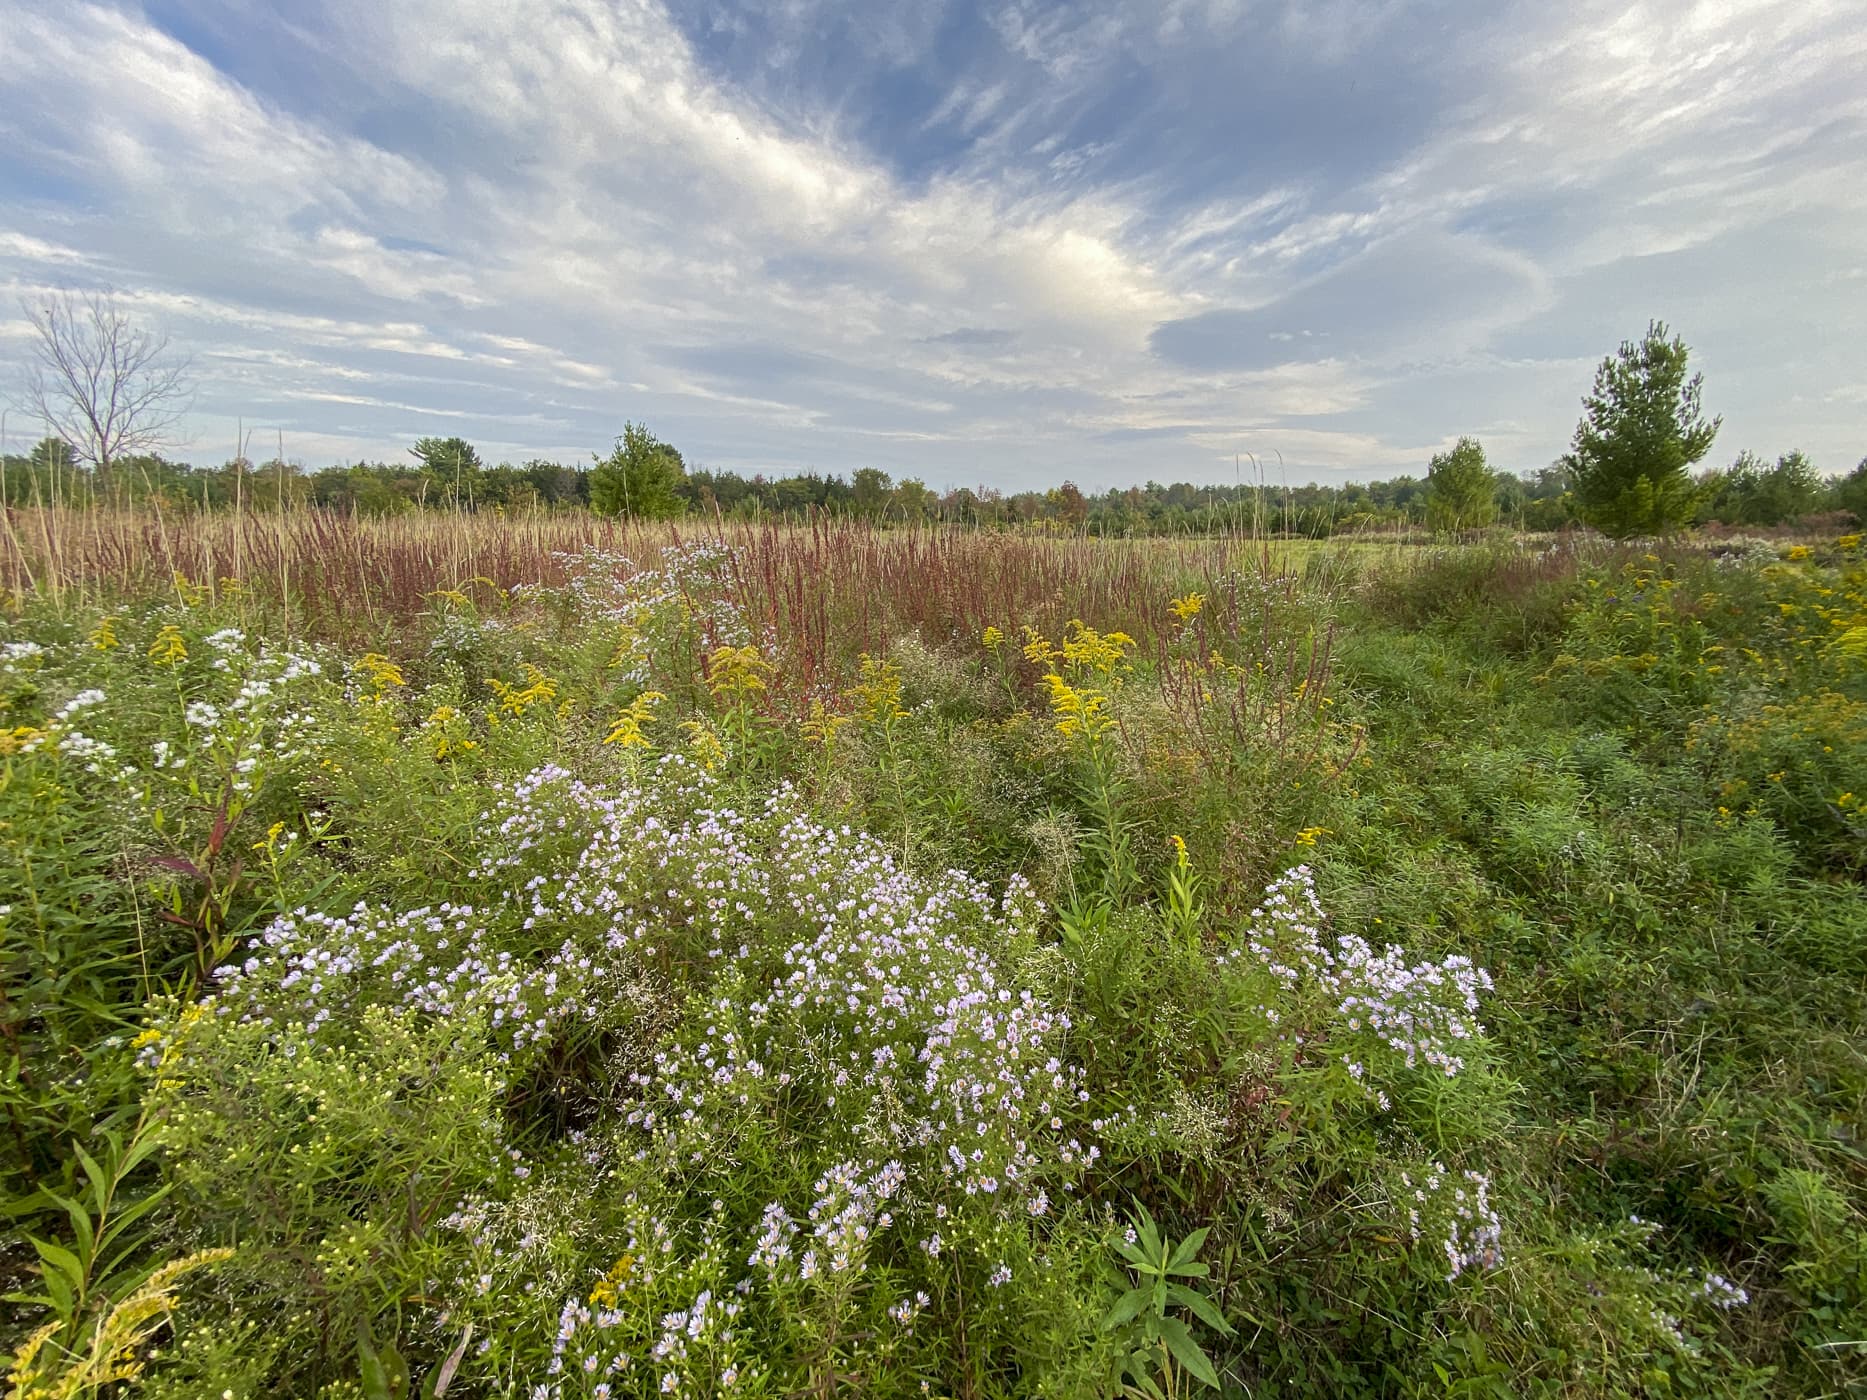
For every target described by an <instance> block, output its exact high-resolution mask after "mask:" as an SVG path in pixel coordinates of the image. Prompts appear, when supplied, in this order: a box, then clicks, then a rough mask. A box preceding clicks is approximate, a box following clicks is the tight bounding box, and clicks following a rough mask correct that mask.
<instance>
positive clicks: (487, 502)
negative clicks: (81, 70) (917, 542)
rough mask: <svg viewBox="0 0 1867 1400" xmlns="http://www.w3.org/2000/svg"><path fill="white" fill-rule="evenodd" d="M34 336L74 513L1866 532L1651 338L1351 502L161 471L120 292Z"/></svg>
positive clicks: (435, 452) (1142, 491) (877, 475)
mask: <svg viewBox="0 0 1867 1400" xmlns="http://www.w3.org/2000/svg"><path fill="white" fill-rule="evenodd" d="M27 312H28V316H29V319H30V320H31V323H32V325H33V327H34V330H35V335H36V338H35V340H34V341H33V351H34V358H33V362H32V364H31V366H30V367H29V373H28V376H27V379H26V386H27V394H26V400H27V405H28V407H29V409H30V410H31V411H32V413H33V415H34V417H36V418H37V419H38V421H40V422H42V423H44V424H46V425H47V427H48V428H50V429H51V430H52V431H51V432H50V433H49V435H48V436H46V437H45V438H43V439H42V440H41V441H40V442H39V443H38V444H37V445H36V446H35V447H34V448H33V449H32V450H31V451H30V452H29V453H26V454H24V455H17V456H16V455H12V454H4V455H0V502H4V503H5V504H7V505H23V504H30V503H65V504H71V505H79V506H85V505H97V504H137V503H148V502H161V503H164V504H167V505H171V506H174V507H178V508H180V507H198V508H202V509H208V510H217V509H247V508H250V509H253V510H276V509H280V508H284V507H299V506H305V507H318V508H323V509H329V510H339V511H347V512H353V513H357V514H363V515H390V514H395V513H398V512H402V511H409V510H423V509H445V510H455V511H489V510H490V511H509V510H531V509H549V510H558V509H566V510H575V509H582V510H590V511H595V512H597V513H599V514H603V515H626V516H632V517H637V518H644V519H666V518H671V517H675V516H680V515H690V514H692V515H704V516H712V515H716V514H717V515H720V516H724V517H728V518H731V519H735V520H745V519H752V520H759V519H771V520H780V521H799V520H805V519H809V518H811V517H812V516H813V515H833V516H847V517H854V518H858V519H865V520H870V521H874V522H877V523H879V524H885V525H886V524H894V525H918V524H927V523H950V524H963V525H977V526H996V527H1025V528H1044V529H1053V530H1058V531H1067V532H1072V533H1087V534H1101V535H1145V534H1180V533H1212V532H1218V531H1226V530H1249V531H1251V532H1253V533H1256V534H1265V533H1275V534H1289V535H1301V536H1310V537H1322V536H1327V535H1334V534H1343V533H1357V532H1362V531H1368V530H1379V529H1387V528H1404V527H1415V526H1417V527H1424V528H1427V529H1431V530H1433V531H1435V532H1439V533H1462V532H1466V531H1473V530H1482V529H1485V528H1488V527H1491V526H1493V525H1497V524H1507V525H1510V526H1513V527H1515V528H1518V529H1524V530H1557V529H1563V528H1566V527H1569V526H1573V525H1588V526H1592V527H1595V528H1597V529H1600V530H1602V531H1604V532H1605V533H1607V534H1610V535H1614V536H1616V537H1627V536H1632V535H1656V534H1664V533H1667V532H1668V531H1671V530H1676V529H1679V528H1682V527H1684V526H1688V525H1693V524H1699V523H1706V522H1719V523H1722V524H1726V525H1732V526H1744V525H1757V526H1771V525H1780V524H1784V523H1786V522H1790V521H1795V520H1799V519H1803V518H1805V517H1808V516H1812V515H1819V514H1822V513H1828V512H1834V513H1846V514H1848V515H1851V516H1852V517H1854V518H1856V519H1860V520H1863V521H1867V459H1863V461H1862V462H1861V463H1860V465H1858V466H1857V467H1855V469H1854V470H1853V472H1852V473H1850V474H1849V475H1847V476H1845V477H1842V478H1839V479H1830V478H1827V477H1824V476H1823V475H1822V474H1821V473H1820V472H1818V471H1817V470H1816V468H1815V467H1814V465H1813V464H1812V463H1810V462H1809V460H1808V459H1807V458H1806V457H1805V456H1804V455H1803V454H1802V453H1801V452H1798V451H1791V452H1788V453H1785V454H1783V455H1782V456H1780V457H1778V458H1777V459H1776V460H1775V461H1774V462H1770V461H1767V460H1765V459H1763V458H1761V457H1758V456H1756V455H1755V454H1753V453H1751V452H1748V451H1746V452H1743V453H1740V454H1739V455H1738V457H1737V458H1736V459H1735V460H1734V461H1732V462H1731V464H1730V465H1729V466H1727V467H1719V468H1712V469H1710V470H1704V471H1699V472H1696V473H1695V472H1694V470H1693V468H1694V467H1695V466H1697V464H1698V463H1700V462H1701V461H1702V460H1703V459H1704V458H1705V457H1706V456H1707V455H1708V453H1709V452H1710V450H1711V447H1712V445H1713V443H1714V441H1715V440H1716V438H1717V435H1718V432H1719V429H1720V428H1721V426H1722V421H1721V420H1720V419H1718V418H1716V417H1707V416H1706V414H1705V411H1704V408H1703V404H1702V396H1703V376H1702V375H1697V374H1692V373H1690V372H1689V369H1688V361H1689V351H1688V349H1687V347H1686V344H1685V342H1684V341H1683V340H1682V339H1681V338H1679V337H1678V336H1676V335H1673V334H1671V333H1670V332H1669V331H1668V330H1667V328H1666V326H1665V325H1664V324H1663V323H1660V322H1657V321H1656V322H1653V323H1651V324H1650V325H1649V326H1648V328H1647V332H1646V335H1645V336H1644V337H1643V338H1642V339H1640V340H1637V341H1633V340H1630V341H1627V342H1625V343H1623V344H1622V345H1621V346H1620V348H1619V349H1618V350H1617V351H1616V352H1615V353H1614V354H1611V355H1609V356H1607V357H1606V358H1605V359H1603V360H1602V362H1601V365H1600V367H1599V369H1598V370H1597V372H1596V376H1595V382H1594V386H1593V388H1592V390H1591V392H1590V393H1589V394H1588V395H1587V396H1586V397H1585V398H1584V399H1583V413H1582V417H1581V420H1580V421H1579V422H1578V424H1577V426H1576V430H1575V435H1574V439H1573V441H1572V443H1571V445H1570V448H1569V450H1568V451H1567V452H1566V453H1564V454H1563V456H1562V457H1560V458H1558V459H1557V461H1555V462H1554V463H1552V464H1551V465H1549V466H1548V467H1545V468H1542V469H1540V470H1537V471H1534V472H1530V473H1526V474H1523V475H1513V474H1510V473H1506V472H1499V471H1496V470H1494V469H1493V468H1492V467H1491V465H1490V464H1489V462H1488V461H1487V460H1486V457H1485V452H1484V447H1483V445H1482V444H1481V443H1480V442H1479V441H1478V440H1477V439H1476V438H1473V437H1462V438H1460V439H1459V440H1458V442H1457V443H1456V444H1455V445H1454V446H1453V447H1451V448H1449V449H1447V450H1446V451H1444V452H1441V453H1438V454H1436V455H1435V456H1433V457H1432V459H1431V460H1430V461H1429V462H1428V463H1427V464H1426V473H1425V475H1424V476H1423V477H1413V476H1399V477H1395V478H1392V479H1389V480H1384V481H1372V482H1366V483H1362V482H1355V483H1350V484H1348V485H1345V486H1322V485H1317V484H1314V483H1311V484H1308V485H1303V486H1296V487H1288V486H1281V485H1279V486H1269V485H1266V484H1265V483H1264V482H1262V481H1261V480H1259V481H1255V482H1250V483H1247V482H1245V481H1243V480H1242V475H1241V478H1240V479H1239V480H1236V481H1234V482H1233V483H1232V484H1231V485H1229V486H1228V485H1206V486H1199V485H1194V484H1192V483H1189V482H1176V483H1174V484H1172V485H1163V484H1161V483H1160V482H1157V481H1149V482H1147V483H1146V484H1144V485H1139V486H1130V487H1127V488H1125V489H1122V488H1117V489H1112V490H1108V491H1105V492H1101V493H1099V494H1090V493H1086V492H1084V491H1082V490H1081V489H1080V488H1078V487H1077V485H1076V484H1075V483H1074V482H1070V481H1065V482H1063V483H1062V484H1061V485H1059V486H1056V487H1053V488H1051V489H1048V490H1042V491H1035V490H1031V491H1016V492H1002V491H998V490H994V489H991V488H987V487H983V486H982V487H980V488H978V489H977V490H974V489H971V488H967V487H960V488H957V489H953V490H947V491H935V490H933V489H931V488H930V487H928V486H927V484H926V483H925V482H924V481H922V480H920V479H918V478H915V477H907V478H904V479H902V480H899V481H897V480H895V479H894V478H893V477H892V476H891V475H890V474H889V473H888V472H887V471H885V470H883V469H882V468H880V467H862V468H858V469H857V470H855V471H854V472H852V473H851V474H850V475H849V477H848V478H844V477H843V476H841V475H836V474H824V473H819V472H800V473H793V474H789V475H766V474H763V473H753V474H751V475H746V474H743V473H740V472H735V471H709V470H706V469H704V468H701V467H698V466H695V467H690V466H689V465H688V463H687V461H686V459H685V457H684V456H683V455H682V453H681V452H680V450H679V449H678V448H676V447H675V446H674V445H672V444H671V443H667V442H664V441H662V440H661V439H659V438H657V437H656V436H655V435H654V434H653V433H652V432H651V431H650V430H649V429H648V428H647V427H646V426H644V425H640V424H636V423H627V424H625V425H624V427H623V430H622V432H621V433H620V434H619V435H618V436H617V437H616V439H615V441H614V443H613V445H612V447H611V449H610V451H609V452H608V453H606V454H593V456H592V458H591V460H590V461H589V462H587V463H570V464H566V463H562V462H555V461H547V460H543V459H533V460H530V461H526V462H524V463H512V462H499V463H497V464H489V463H487V462H485V461H484V460H482V458H481V456H480V453H479V451H478V449H477V448H475V447H474V445H473V444H472V443H470V442H468V441H466V440H465V439H463V438H460V437H447V438H435V437H424V438H421V439H420V440H418V441H417V442H416V443H415V445H414V446H413V447H412V448H410V449H409V452H408V460H406V461H396V462H355V463H346V464H341V465H337V466H331V467H325V468H321V469H318V470H307V469H305V468H304V467H302V466H301V465H299V464H296V463H291V462H286V461H282V460H277V459H275V460H273V461H269V462H252V461H249V460H247V459H246V458H245V457H243V456H242V457H235V458H233V459H230V460H227V461H224V462H222V463H220V464H219V465H217V466H206V467H200V466H195V465H193V464H190V463H187V462H181V461H176V460H173V459H171V458H169V457H167V456H164V455H163V453H162V451H161V450H160V447H161V444H162V442H163V440H164V437H165V433H166V431H167V430H168V429H169V428H170V427H171V426H172V425H173V424H174V423H175V422H176V421H177V419H178V418H179V416H180V414H181V412H182V410H183V407H184V404H185V399H186V395H187V393H188V380H187V374H186V365H185V363H183V362H180V361H178V360H177V359H176V358H175V357H174V356H173V355H172V354H171V353H170V350H169V346H168V342H167V340H166V339H165V338H162V337H158V336H154V335H152V334H150V333H148V332H146V331H144V330H142V329H141V328H139V327H138V326H136V325H135V323H134V321H133V320H132V319H131V318H130V317H129V316H128V315H127V314H126V313H125V312H123V311H122V309H121V308H120V307H119V306H118V305H117V303H116V302H115V300H114V298H113V297H111V295H110V294H109V293H88V294H84V295H77V294H71V293H65V294H61V295H58V296H54V297H50V298H47V299H45V300H44V301H43V302H41V303H40V304H38V305H36V306H29V307H28V308H27Z"/></svg>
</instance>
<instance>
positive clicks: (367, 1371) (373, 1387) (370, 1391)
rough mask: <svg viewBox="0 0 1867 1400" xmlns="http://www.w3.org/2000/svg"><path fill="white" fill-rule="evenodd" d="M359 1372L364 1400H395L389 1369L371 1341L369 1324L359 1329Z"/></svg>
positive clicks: (364, 1324) (362, 1324) (359, 1326)
mask: <svg viewBox="0 0 1867 1400" xmlns="http://www.w3.org/2000/svg"><path fill="white" fill-rule="evenodd" d="M357 1370H358V1371H359V1373H360V1375H361V1379H362V1381H363V1400H394V1397H393V1396H392V1395H391V1394H390V1391H389V1371H388V1368H387V1367H385V1366H384V1365H383V1364H382V1357H381V1355H380V1354H379V1353H378V1352H377V1350H376V1345H375V1343H373V1342H372V1341H370V1338H369V1325H368V1324H367V1323H361V1324H359V1325H358V1327H357Z"/></svg>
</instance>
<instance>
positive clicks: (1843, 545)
mask: <svg viewBox="0 0 1867 1400" xmlns="http://www.w3.org/2000/svg"><path fill="white" fill-rule="evenodd" d="M1835 547H1836V548H1837V549H1859V548H1860V547H1861V537H1860V536H1859V535H1842V536H1841V537H1840V538H1839V539H1837V540H1836V541H1835Z"/></svg>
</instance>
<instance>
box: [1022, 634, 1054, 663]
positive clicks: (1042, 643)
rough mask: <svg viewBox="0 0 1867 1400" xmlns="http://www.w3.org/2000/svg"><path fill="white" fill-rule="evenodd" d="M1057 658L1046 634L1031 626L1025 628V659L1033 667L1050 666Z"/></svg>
mask: <svg viewBox="0 0 1867 1400" xmlns="http://www.w3.org/2000/svg"><path fill="white" fill-rule="evenodd" d="M1055 656H1056V652H1055V650H1053V649H1052V647H1051V645H1050V643H1049V642H1048V641H1046V640H1045V638H1044V634H1043V633H1042V632H1039V631H1038V630H1037V629H1036V628H1035V627H1032V626H1031V625H1030V624H1028V623H1027V624H1025V628H1024V659H1025V660H1026V661H1028V662H1030V663H1031V664H1032V665H1033V666H1048V665H1049V664H1050V663H1051V660H1052V659H1053V658H1054V657H1055Z"/></svg>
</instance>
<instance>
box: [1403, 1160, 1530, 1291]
mask: <svg viewBox="0 0 1867 1400" xmlns="http://www.w3.org/2000/svg"><path fill="white" fill-rule="evenodd" d="M1400 1181H1401V1185H1402V1187H1403V1188H1404V1190H1405V1192H1406V1197H1405V1200H1406V1207H1407V1228H1408V1232H1409V1233H1410V1234H1411V1235H1412V1237H1413V1239H1414V1240H1415V1241H1418V1240H1420V1239H1422V1238H1423V1237H1424V1236H1425V1235H1426V1234H1428V1233H1429V1232H1430V1233H1432V1234H1434V1235H1435V1236H1436V1237H1437V1238H1438V1241H1439V1247H1440V1249H1441V1250H1442V1251H1443V1252H1444V1254H1445V1256H1446V1263H1447V1266H1448V1268H1449V1270H1450V1271H1449V1272H1448V1273H1447V1275H1446V1281H1447V1282H1451V1281H1452V1280H1453V1279H1455V1278H1457V1277H1458V1276H1459V1275H1460V1274H1462V1273H1464V1272H1465V1271H1466V1270H1467V1269H1471V1268H1483V1269H1490V1268H1495V1267H1496V1266H1497V1265H1499V1264H1500V1263H1502V1262H1503V1260H1504V1229H1503V1224H1502V1222H1501V1221H1500V1220H1499V1218H1498V1213H1497V1209H1496V1207H1495V1206H1493V1205H1492V1203H1491V1179H1490V1178H1489V1177H1487V1176H1486V1175H1484V1173H1482V1172H1475V1171H1463V1172H1458V1173H1456V1174H1455V1173H1453V1172H1450V1171H1448V1170H1446V1167H1445V1165H1444V1164H1443V1163H1440V1162H1434V1163H1433V1164H1432V1166H1431V1167H1430V1168H1428V1169H1427V1170H1426V1171H1425V1172H1424V1173H1422V1174H1421V1175H1420V1176H1419V1177H1418V1178H1417V1179H1416V1178H1415V1177H1414V1176H1413V1174H1411V1173H1408V1172H1402V1173H1401V1174H1400Z"/></svg>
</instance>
